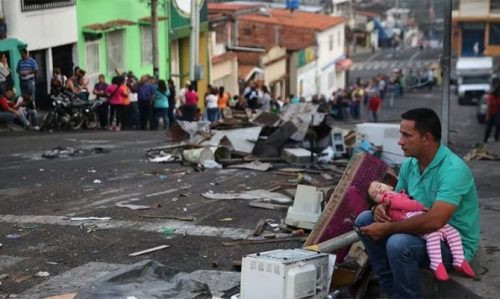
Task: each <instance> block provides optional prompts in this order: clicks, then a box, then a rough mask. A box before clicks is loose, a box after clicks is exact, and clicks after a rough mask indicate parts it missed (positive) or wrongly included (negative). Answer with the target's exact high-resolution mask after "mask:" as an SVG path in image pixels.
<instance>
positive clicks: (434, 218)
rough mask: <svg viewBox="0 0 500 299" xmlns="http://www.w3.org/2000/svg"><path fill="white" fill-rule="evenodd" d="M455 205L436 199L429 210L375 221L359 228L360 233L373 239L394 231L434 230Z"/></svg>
mask: <svg viewBox="0 0 500 299" xmlns="http://www.w3.org/2000/svg"><path fill="white" fill-rule="evenodd" d="M455 210H456V206H455V205H453V204H450V203H446V202H443V201H436V202H435V203H434V205H432V208H431V209H430V211H429V212H427V213H424V214H421V215H417V216H414V217H411V218H409V219H405V220H401V221H396V222H375V223H372V224H370V225H367V226H365V227H362V228H361V233H362V234H364V235H368V236H370V237H372V238H373V239H375V240H379V239H382V238H384V237H386V236H388V235H391V234H396V233H406V234H414V235H423V234H427V233H430V232H433V231H436V230H438V229H440V228H441V227H443V226H444V225H445V224H446V223H448V221H449V220H450V218H451V216H452V215H453V213H454V212H455Z"/></svg>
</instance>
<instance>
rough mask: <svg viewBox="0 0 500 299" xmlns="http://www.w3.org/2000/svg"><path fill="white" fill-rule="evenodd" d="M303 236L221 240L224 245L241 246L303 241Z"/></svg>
mask: <svg viewBox="0 0 500 299" xmlns="http://www.w3.org/2000/svg"><path fill="white" fill-rule="evenodd" d="M304 240H305V238H304V237H289V238H281V239H262V240H261V239H259V240H236V241H227V242H222V245H224V246H242V245H255V244H265V243H281V242H293V241H304Z"/></svg>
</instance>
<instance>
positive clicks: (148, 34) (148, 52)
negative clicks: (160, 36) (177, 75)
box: [141, 26, 153, 65]
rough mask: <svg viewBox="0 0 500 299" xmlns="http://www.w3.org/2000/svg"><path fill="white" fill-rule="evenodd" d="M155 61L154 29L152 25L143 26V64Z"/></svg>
mask: <svg viewBox="0 0 500 299" xmlns="http://www.w3.org/2000/svg"><path fill="white" fill-rule="evenodd" d="M151 63H153V31H152V29H151V26H141V64H142V65H148V64H151Z"/></svg>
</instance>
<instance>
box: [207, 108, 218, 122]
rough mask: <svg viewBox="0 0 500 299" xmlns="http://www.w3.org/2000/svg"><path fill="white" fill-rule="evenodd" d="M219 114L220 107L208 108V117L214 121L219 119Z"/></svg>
mask: <svg viewBox="0 0 500 299" xmlns="http://www.w3.org/2000/svg"><path fill="white" fill-rule="evenodd" d="M218 115H219V108H207V118H208V120H209V121H210V122H211V123H213V122H215V121H217V119H218Z"/></svg>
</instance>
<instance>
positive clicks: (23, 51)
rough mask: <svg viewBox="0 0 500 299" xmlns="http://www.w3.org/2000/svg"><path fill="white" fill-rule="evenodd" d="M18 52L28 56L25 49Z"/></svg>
mask: <svg viewBox="0 0 500 299" xmlns="http://www.w3.org/2000/svg"><path fill="white" fill-rule="evenodd" d="M19 52H21V54H28V50H26V48H24V49H21V51H19Z"/></svg>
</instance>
